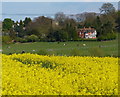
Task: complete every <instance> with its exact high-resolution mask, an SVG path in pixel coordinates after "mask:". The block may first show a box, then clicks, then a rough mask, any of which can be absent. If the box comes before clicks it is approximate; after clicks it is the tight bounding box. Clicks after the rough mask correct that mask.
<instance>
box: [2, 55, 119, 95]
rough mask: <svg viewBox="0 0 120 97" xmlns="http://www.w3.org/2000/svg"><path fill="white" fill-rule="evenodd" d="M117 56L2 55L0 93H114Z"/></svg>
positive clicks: (115, 93) (116, 77)
mask: <svg viewBox="0 0 120 97" xmlns="http://www.w3.org/2000/svg"><path fill="white" fill-rule="evenodd" d="M117 94H118V58H113V57H103V58H100V57H99V58H98V57H78V56H76V57H66V56H42V55H37V54H29V53H25V54H13V55H4V54H3V55H2V95H117Z"/></svg>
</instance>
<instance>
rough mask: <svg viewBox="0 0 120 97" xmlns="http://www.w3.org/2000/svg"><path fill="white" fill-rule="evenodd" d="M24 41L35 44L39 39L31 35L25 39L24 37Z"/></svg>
mask: <svg viewBox="0 0 120 97" xmlns="http://www.w3.org/2000/svg"><path fill="white" fill-rule="evenodd" d="M26 40H27V41H28V42H36V41H38V40H39V38H38V36H36V35H34V34H32V35H30V36H27V37H26Z"/></svg>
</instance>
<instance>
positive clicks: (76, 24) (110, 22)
mask: <svg viewBox="0 0 120 97" xmlns="http://www.w3.org/2000/svg"><path fill="white" fill-rule="evenodd" d="M83 17H84V18H85V19H83V20H81V16H80V15H77V16H76V19H74V18H70V17H68V16H66V15H65V14H64V13H63V12H58V13H56V14H55V18H54V19H52V18H48V17H44V16H40V17H37V18H35V19H33V20H32V19H31V18H28V17H26V18H25V20H20V21H19V22H18V21H13V20H12V19H10V18H6V19H4V20H3V22H2V25H3V26H2V30H3V42H8V41H12V40H14V42H34V41H77V40H81V39H80V38H79V37H78V33H77V30H78V29H80V28H84V27H93V28H95V29H96V31H97V40H111V39H115V38H116V34H117V33H116V32H120V11H117V10H115V8H114V6H113V5H112V4H111V3H104V4H103V5H102V6H101V8H100V13H99V14H97V13H84V14H83Z"/></svg>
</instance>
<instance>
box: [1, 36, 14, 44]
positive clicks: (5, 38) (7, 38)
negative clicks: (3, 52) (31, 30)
mask: <svg viewBox="0 0 120 97" xmlns="http://www.w3.org/2000/svg"><path fill="white" fill-rule="evenodd" d="M2 42H3V43H10V42H12V38H11V37H10V36H2Z"/></svg>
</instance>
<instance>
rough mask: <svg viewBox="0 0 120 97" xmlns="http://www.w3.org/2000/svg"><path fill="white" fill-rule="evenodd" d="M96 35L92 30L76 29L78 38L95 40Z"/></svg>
mask: <svg viewBox="0 0 120 97" xmlns="http://www.w3.org/2000/svg"><path fill="white" fill-rule="evenodd" d="M96 35H97V32H96V30H95V29H94V28H91V27H89V28H85V27H84V28H82V29H78V36H79V37H80V38H86V39H88V38H92V39H95V38H96Z"/></svg>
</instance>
